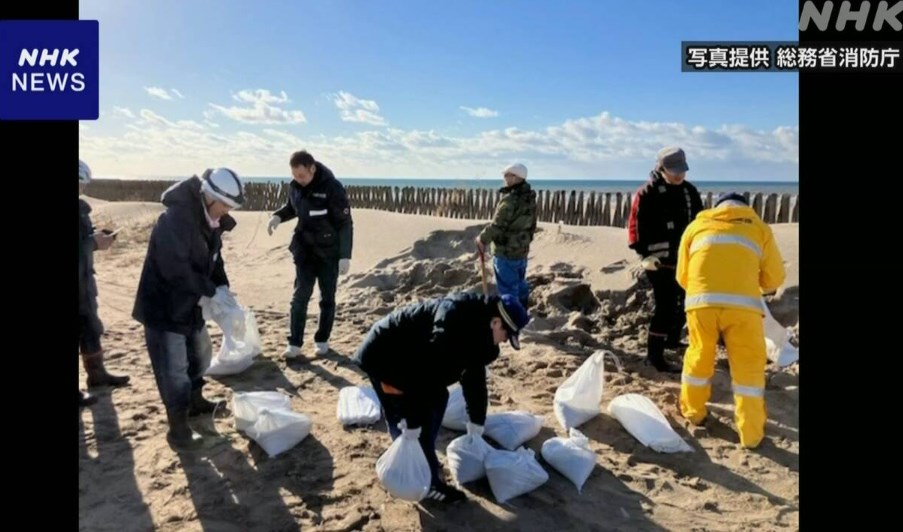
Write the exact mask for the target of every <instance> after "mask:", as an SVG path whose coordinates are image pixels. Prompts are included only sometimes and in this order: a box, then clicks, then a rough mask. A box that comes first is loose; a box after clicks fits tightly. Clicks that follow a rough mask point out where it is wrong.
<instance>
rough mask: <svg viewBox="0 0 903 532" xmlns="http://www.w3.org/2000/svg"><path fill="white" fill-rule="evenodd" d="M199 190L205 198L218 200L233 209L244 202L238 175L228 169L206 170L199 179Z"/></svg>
mask: <svg viewBox="0 0 903 532" xmlns="http://www.w3.org/2000/svg"><path fill="white" fill-rule="evenodd" d="M201 190H202V191H203V192H204V194H206V195H207V196H209V197H211V198H213V199H216V200H219V201H221V202H223V203H225V204H226V205H228V206H230V207H232V208H233V209H235V208H238V207H241V206H242V204H243V203H244V202H245V195H244V186H243V185H242V184H241V179H239V178H238V174H236V173H235V172H233V171H232V170H229V169H228V168H217V169H215V170H210V169H208V170H207V171H206V172H204V175H203V176H202V177H201Z"/></svg>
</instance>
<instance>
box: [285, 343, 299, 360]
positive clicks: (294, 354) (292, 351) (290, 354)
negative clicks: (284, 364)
mask: <svg viewBox="0 0 903 532" xmlns="http://www.w3.org/2000/svg"><path fill="white" fill-rule="evenodd" d="M282 356H284V357H285V358H298V357H300V356H301V348H300V347H298V346H296V345H292V344H289V345H288V347H286V348H285V351H283V352H282Z"/></svg>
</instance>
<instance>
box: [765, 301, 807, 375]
mask: <svg viewBox="0 0 903 532" xmlns="http://www.w3.org/2000/svg"><path fill="white" fill-rule="evenodd" d="M763 306H764V307H765V349H766V353H767V355H768V360H770V361H772V362H773V363H775V364H777V366H778V367H779V368H783V367H785V366H789V365H790V364H793V363H794V362H796V361H797V360H799V358H800V351H799V349H798V348H797V347H795V346H794V345H793V344H791V343H790V338H791V336H792V335H791V332H790V329H789V328H787V327H784V326H783V325H781V324H780V323H778V320H776V319H774V316H772V315H771V311H770V310H768V305H767V304H764V302H763Z"/></svg>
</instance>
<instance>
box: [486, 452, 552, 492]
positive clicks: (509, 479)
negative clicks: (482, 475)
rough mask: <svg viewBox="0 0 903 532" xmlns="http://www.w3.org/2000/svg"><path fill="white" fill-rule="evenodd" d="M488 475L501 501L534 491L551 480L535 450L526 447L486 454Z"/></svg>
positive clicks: (490, 483)
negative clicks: (538, 460)
mask: <svg viewBox="0 0 903 532" xmlns="http://www.w3.org/2000/svg"><path fill="white" fill-rule="evenodd" d="M486 477H487V478H488V479H489V487H490V488H492V494H493V495H494V496H495V499H496V500H497V501H498V502H500V503H503V502H506V501H508V500H510V499H513V498H515V497H518V496H520V495H523V494H524V493H527V492H530V491H533V490H535V489H536V488H538V487H540V486H542V485H543V484H545V483H546V481H548V480H549V474H548V473H546V471H545V469H543V468H542V466H541V465H539V462H537V461H536V456H535V455H534V454H533V450H532V449H527V448H524V447H522V448H520V449H518V450H516V451H500V450H497V449H493V450H492V451H490V452H489V454H488V455H487V456H486Z"/></svg>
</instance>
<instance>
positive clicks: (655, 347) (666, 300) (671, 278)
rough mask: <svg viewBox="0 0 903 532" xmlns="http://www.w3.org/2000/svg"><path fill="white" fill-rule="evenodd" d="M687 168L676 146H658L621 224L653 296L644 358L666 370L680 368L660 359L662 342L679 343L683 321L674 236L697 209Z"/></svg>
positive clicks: (696, 196) (676, 237) (699, 206)
mask: <svg viewBox="0 0 903 532" xmlns="http://www.w3.org/2000/svg"><path fill="white" fill-rule="evenodd" d="M689 169H690V167H689V166H688V165H687V156H686V154H685V153H684V151H683V150H682V149H681V148H678V147H667V148H663V149H662V150H660V151H659V152H658V157H657V160H656V163H655V168H654V169H653V170H652V172H650V173H649V180H648V181H647V182H646V183H645V184H644V185H643V186H641V187H640V188H639V189H638V190H637V192H636V195H635V196H634V197H633V203H632V204H631V207H630V219H629V221H628V224H627V235H628V245H629V246H630V248H631V249H633V250H634V251H636V252H637V253H638V254H639V255H640V256H641V257H642V259H643V260H642V265H643V268H644V269H645V270H646V277H647V278H648V279H649V282H650V283H652V294H653V298H654V301H655V311H654V312H653V316H652V321H651V322H650V323H649V338H648V341H647V351H646V362H647V364H651V365H652V366H654V367H655V369H657V370H658V371H661V372H666V373H679V372H680V368H678V367H676V366H673V365H672V364H670V363H669V362H668V361H667V360H665V348H671V349H678V348H680V347H683V346H684V345H683V344H682V343H681V341H680V337H681V333H682V332H683V327H684V325H685V324H686V321H687V318H686V315H685V314H684V297H685V293H684V290H683V288H681V287H680V285H678V284H677V279H676V277H675V267H676V265H677V252H678V249H679V247H680V237H681V235H683V232H684V229H686V227H687V226H688V225H689V224H690V222H692V221H693V219H694V218H696V215H697V214H699V212H700V211H702V209H703V204H702V198H701V197H700V196H699V191H698V190H696V187H695V186H693V185H692V184H690V182H688V181H687V180H686V176H687V171H688V170H689Z"/></svg>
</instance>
